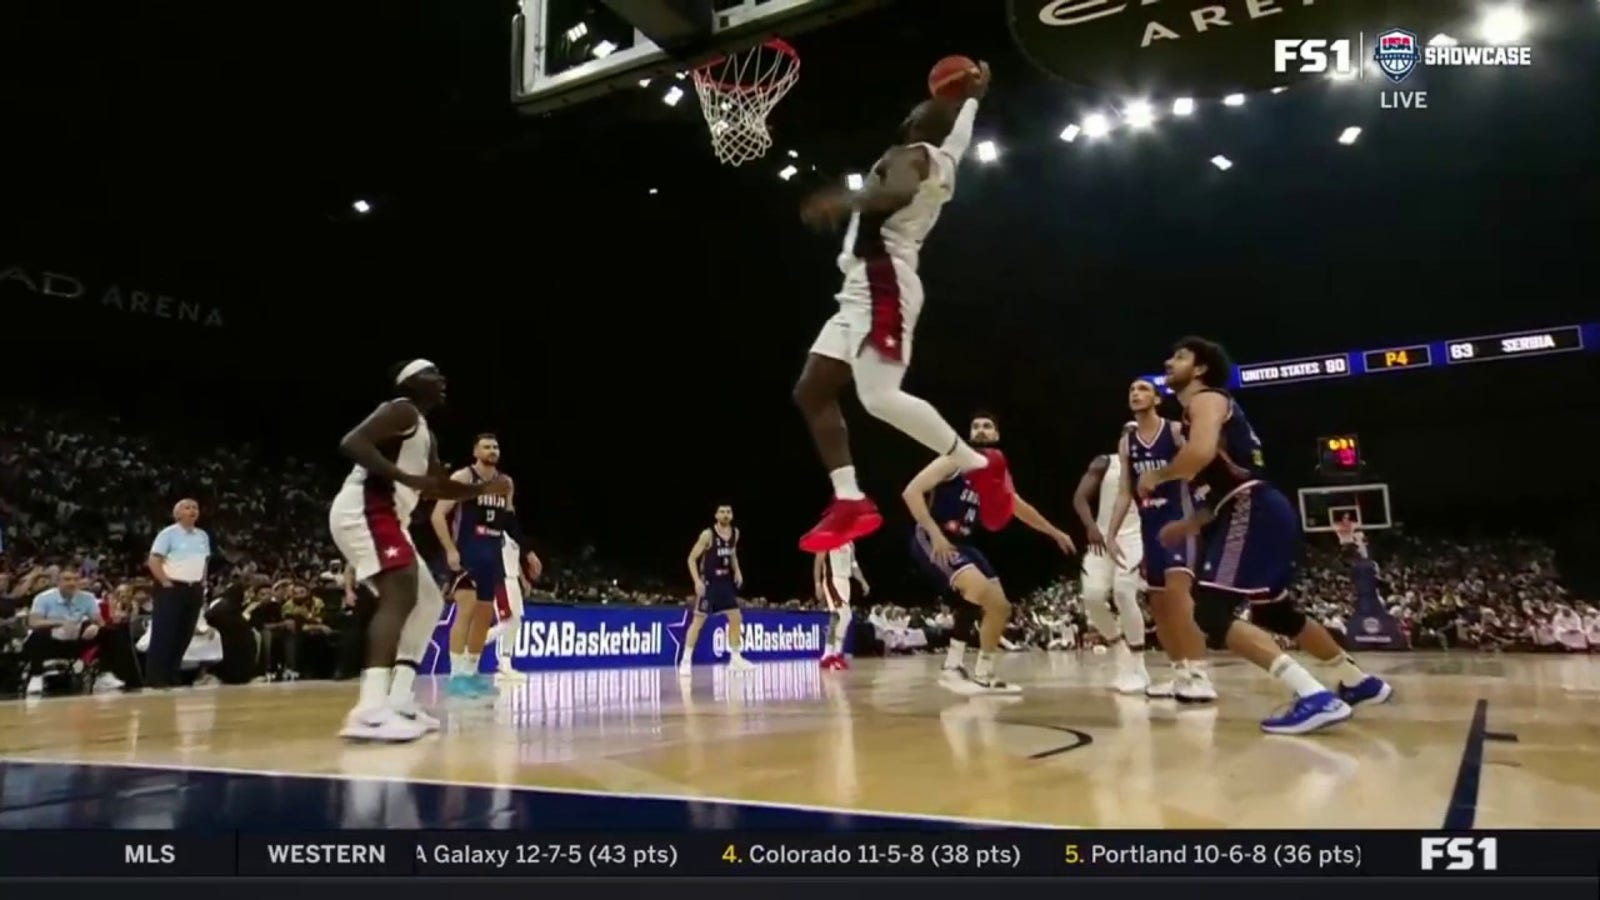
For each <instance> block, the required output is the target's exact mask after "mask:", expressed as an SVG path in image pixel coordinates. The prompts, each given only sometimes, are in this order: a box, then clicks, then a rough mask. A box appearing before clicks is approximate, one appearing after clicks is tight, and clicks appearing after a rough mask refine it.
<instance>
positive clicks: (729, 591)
mask: <svg viewBox="0 0 1600 900" xmlns="http://www.w3.org/2000/svg"><path fill="white" fill-rule="evenodd" d="M738 547H739V529H737V528H729V529H728V533H727V534H726V535H724V534H723V533H722V532H720V531H718V530H717V526H715V525H713V526H711V546H710V547H707V548H706V552H705V553H704V554H702V555H701V556H700V577H701V578H702V579H703V580H704V581H705V592H704V593H702V594H701V595H700V599H699V601H698V602H697V603H696V605H695V611H696V612H699V613H700V614H702V615H709V614H711V613H720V612H727V611H728V610H730V609H738V608H739V587H738V585H736V584H734V578H733V555H734V553H735V552H736V551H737V550H738Z"/></svg>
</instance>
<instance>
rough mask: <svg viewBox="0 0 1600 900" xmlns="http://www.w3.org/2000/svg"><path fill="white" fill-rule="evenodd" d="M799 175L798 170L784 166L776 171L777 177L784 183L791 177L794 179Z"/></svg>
mask: <svg viewBox="0 0 1600 900" xmlns="http://www.w3.org/2000/svg"><path fill="white" fill-rule="evenodd" d="M799 174H800V170H799V169H797V168H795V167H794V166H784V167H783V168H781V169H779V170H778V177H779V178H782V179H783V180H784V181H788V180H789V179H791V178H793V177H795V176H796V175H799Z"/></svg>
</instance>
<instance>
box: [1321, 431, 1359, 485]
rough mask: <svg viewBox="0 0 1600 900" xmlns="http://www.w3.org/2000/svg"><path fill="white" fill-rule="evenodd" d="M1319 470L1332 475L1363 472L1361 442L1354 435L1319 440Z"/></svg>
mask: <svg viewBox="0 0 1600 900" xmlns="http://www.w3.org/2000/svg"><path fill="white" fill-rule="evenodd" d="M1317 469H1318V470H1319V471H1322V472H1326V473H1328V474H1330V475H1334V474H1350V475H1354V474H1357V473H1359V472H1360V471H1361V440H1360V439H1359V438H1357V437H1356V436H1355V435H1353V434H1336V435H1332V436H1330V437H1323V438H1317Z"/></svg>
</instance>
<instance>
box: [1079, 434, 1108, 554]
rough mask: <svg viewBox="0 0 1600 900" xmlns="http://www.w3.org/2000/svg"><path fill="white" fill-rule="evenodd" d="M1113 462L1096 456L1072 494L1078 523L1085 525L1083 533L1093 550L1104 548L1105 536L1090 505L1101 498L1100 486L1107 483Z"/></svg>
mask: <svg viewBox="0 0 1600 900" xmlns="http://www.w3.org/2000/svg"><path fill="white" fill-rule="evenodd" d="M1110 466H1111V460H1110V458H1108V457H1105V456H1096V457H1095V458H1094V459H1092V460H1090V461H1089V468H1087V469H1085V470H1084V472H1083V477H1082V478H1079V479H1078V488H1077V490H1075V491H1073V492H1072V509H1073V511H1074V512H1076V513H1077V514H1078V521H1079V522H1082V523H1083V533H1084V534H1086V535H1088V537H1089V548H1090V549H1091V550H1093V549H1095V548H1099V547H1104V546H1105V543H1106V539H1105V535H1103V534H1101V533H1100V524H1099V523H1098V522H1096V521H1095V520H1094V509H1093V507H1091V506H1090V505H1089V504H1090V503H1092V502H1093V498H1095V497H1098V496H1100V484H1101V483H1102V482H1104V481H1105V478H1106V469H1108V468H1110Z"/></svg>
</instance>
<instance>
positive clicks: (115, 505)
mask: <svg viewBox="0 0 1600 900" xmlns="http://www.w3.org/2000/svg"><path fill="white" fill-rule="evenodd" d="M341 475H342V472H338V471H333V470H331V469H330V468H329V467H328V466H327V465H324V464H317V463H313V462H310V461H307V460H303V459H295V458H280V459H275V460H268V459H266V458H264V457H263V456H262V455H261V454H259V453H258V452H257V451H256V450H255V449H254V448H252V447H250V446H242V445H238V446H218V445H216V444H215V443H209V444H205V443H198V442H194V441H191V440H190V439H189V438H187V437H186V436H184V435H181V434H177V435H165V436H163V437H161V438H160V439H157V438H154V437H152V436H150V435H147V434H142V433H140V432H139V431H137V430H134V429H130V428H129V427H128V425H127V423H125V422H122V421H119V420H118V419H116V418H115V417H91V418H84V417H81V416H79V417H74V416H71V415H69V414H66V413H56V412H43V411H40V410H38V409H35V408H31V407H28V406H22V405H14V404H10V405H3V406H0V542H3V547H0V653H3V652H5V651H8V650H9V651H11V652H12V654H13V655H15V651H16V649H17V647H19V646H20V643H21V640H22V638H23V637H25V636H26V635H27V633H28V629H27V621H26V616H27V610H28V608H29V606H30V603H31V602H32V599H33V598H34V597H36V596H37V595H38V594H39V593H40V592H41V591H44V590H46V589H48V588H50V587H52V586H54V585H55V584H56V583H57V582H58V581H59V578H60V574H61V572H62V570H63V569H64V568H66V569H71V570H73V571H76V572H77V573H79V574H80V575H81V578H82V582H83V590H85V591H87V592H88V593H90V594H92V595H93V596H94V597H95V598H97V599H98V600H99V602H100V610H101V617H100V620H101V621H102V622H103V623H104V625H105V629H106V631H107V632H108V633H111V634H113V635H117V636H122V635H125V637H119V638H118V639H119V640H125V641H126V642H127V643H128V644H129V645H130V646H131V648H132V650H131V652H126V653H124V652H111V653H107V654H106V657H107V659H106V660H105V661H102V665H101V666H99V668H100V670H101V671H102V672H105V673H109V677H107V678H106V680H105V683H106V684H107V685H112V686H114V685H116V684H118V683H130V684H137V683H138V677H139V675H138V666H137V653H138V642H139V640H140V638H141V636H142V635H143V633H144V630H145V629H146V628H147V626H148V620H149V615H150V602H151V589H152V583H151V579H150V577H149V574H148V572H147V571H146V569H145V561H146V557H147V554H148V552H149V548H150V541H151V537H152V536H153V535H154V534H155V533H156V532H157V531H159V530H160V528H161V527H162V526H164V525H165V524H166V519H165V509H164V505H165V504H167V503H170V502H171V500H172V499H174V498H176V497H178V496H181V495H185V494H187V495H194V496H197V497H198V499H199V500H200V503H201V507H202V516H203V525H204V527H205V528H206V529H207V530H208V531H209V532H210V533H211V534H212V535H213V539H214V540H215V541H216V545H215V553H216V557H215V561H216V564H215V565H214V566H213V568H212V570H211V572H210V577H209V581H210V584H209V586H208V587H209V591H208V594H209V596H210V597H211V598H212V599H211V602H210V605H209V606H208V608H207V612H206V615H205V616H204V617H203V618H202V620H201V623H200V625H199V626H198V631H197V640H196V641H195V643H194V644H193V645H192V646H191V649H190V653H189V655H188V656H187V657H186V660H187V661H188V662H189V664H190V669H191V671H193V672H195V673H196V677H197V678H198V679H199V680H201V681H207V680H214V679H220V680H223V681H228V682H243V681H250V680H258V679H295V678H304V677H317V678H328V677H342V676H346V675H351V674H353V673H354V672H355V670H356V668H357V665H358V663H359V647H360V632H361V628H360V627H359V623H360V621H361V616H360V612H361V608H360V607H361V603H360V598H359V596H358V595H357V593H356V592H355V591H352V590H350V589H349V588H348V587H347V586H346V585H345V583H344V577H343V571H342V563H341V562H340V561H339V559H338V554H337V553H335V552H334V550H333V548H332V545H331V543H330V541H329V540H328V539H327V536H326V535H327V529H326V527H325V525H324V522H325V515H326V506H325V504H326V502H327V498H328V497H330V496H331V495H332V491H333V488H334V486H335V485H336V483H337V479H338V478H339V477H340V476H341ZM1373 558H1374V559H1375V560H1377V562H1378V563H1379V566H1380V573H1381V574H1380V577H1381V579H1382V585H1383V591H1382V593H1383V596H1384V597H1385V600H1386V603H1387V605H1388V606H1389V608H1390V611H1391V612H1392V614H1393V615H1394V616H1395V617H1396V619H1397V620H1399V622H1400V623H1401V626H1402V628H1403V629H1404V631H1405V633H1406V635H1407V636H1408V638H1409V640H1410V642H1411V643H1412V645H1413V646H1415V647H1418V648H1481V649H1516V650H1551V651H1555V650H1564V651H1589V650H1600V610H1597V609H1596V607H1595V606H1594V605H1592V604H1589V603H1583V602H1579V601H1578V600H1576V599H1574V598H1570V597H1568V596H1567V594H1566V592H1565V591H1564V590H1563V588H1562V587H1561V585H1560V583H1559V581H1558V579H1557V576H1556V572H1555V566H1554V560H1553V554H1552V553H1551V551H1550V550H1549V549H1548V548H1547V547H1545V546H1543V545H1541V544H1540V543H1538V542H1537V541H1534V540H1531V539H1525V538H1514V537H1513V538H1495V539H1480V540H1471V541H1467V540H1443V539H1430V538H1423V537H1416V536H1408V535H1404V534H1401V533H1399V532H1398V531H1396V532H1388V533H1385V534H1383V535H1382V537H1381V538H1377V539H1375V546H1374V548H1373ZM548 562H549V565H548V566H547V568H546V571H545V574H544V577H543V579H542V580H541V582H540V583H539V584H538V585H537V586H536V587H535V590H534V592H533V596H532V597H531V598H530V599H531V600H533V601H534V602H538V601H540V600H545V601H556V600H559V601H561V602H571V603H597V604H605V603H619V604H637V605H681V604H682V603H683V602H684V596H683V593H682V590H681V588H680V589H674V588H673V587H671V586H669V585H668V584H666V583H665V582H660V581H655V582H652V581H649V580H641V581H634V582H624V581H622V580H619V579H618V578H617V577H616V575H615V574H614V573H615V569H614V568H612V567H609V566H607V565H606V564H605V562H604V561H603V560H602V559H601V558H600V557H599V555H598V554H597V552H596V551H595V549H594V548H592V547H586V548H583V549H581V550H579V551H578V552H575V553H571V554H566V553H557V554H551V557H550V559H549V560H548ZM1297 591H1298V593H1299V595H1300V596H1301V597H1302V599H1303V601H1304V602H1305V603H1306V607H1307V609H1308V611H1311V612H1314V613H1316V614H1317V615H1318V616H1320V617H1322V618H1323V619H1324V620H1326V621H1328V622H1329V623H1330V624H1332V625H1333V626H1335V628H1340V627H1342V626H1343V623H1344V622H1345V621H1346V620H1348V619H1349V617H1350V616H1351V598H1352V596H1353V589H1352V586H1351V583H1350V566H1349V563H1348V560H1347V559H1344V558H1343V557H1341V556H1340V554H1339V553H1338V552H1337V548H1336V547H1334V546H1331V545H1330V546H1316V547H1313V548H1312V549H1311V551H1310V555H1309V559H1308V564H1307V565H1306V566H1305V568H1304V574H1303V576H1302V579H1301V582H1300V584H1299V586H1298V588H1297ZM929 599H930V600H932V599H933V598H929ZM746 603H747V605H750V606H756V607H768V608H782V609H800V608H811V607H814V606H815V605H816V601H815V600H814V599H812V598H804V599H790V600H768V599H767V598H762V597H754V598H747V600H746ZM857 620H858V623H859V624H860V625H861V626H862V631H863V632H864V636H865V637H867V638H868V640H867V642H866V643H867V644H868V645H870V646H872V647H874V648H878V647H881V648H882V650H883V651H884V652H889V653H909V652H919V651H923V650H936V649H939V648H940V647H942V646H944V644H945V643H946V642H947V641H948V634H949V628H950V621H949V614H948V612H947V611H945V610H943V609H940V608H939V607H938V605H937V604H932V603H930V604H929V606H928V607H927V608H913V607H902V606H898V605H895V604H889V603H878V602H874V603H872V604H871V605H863V606H862V608H859V609H858V610H857ZM107 640H108V639H103V640H102V641H101V643H102V644H105V643H106V642H107ZM1096 641H1097V638H1096V637H1095V635H1094V633H1093V631H1092V629H1090V628H1089V627H1088V624H1087V621H1086V619H1085V616H1084V614H1083V610H1082V607H1081V604H1079V602H1078V599H1077V596H1076V585H1075V584H1074V582H1073V581H1071V580H1064V581H1061V582H1058V583H1056V584H1052V585H1049V586H1046V587H1045V588H1043V589H1041V590H1039V591H1037V592H1035V593H1034V594H1033V595H1031V596H1030V597H1027V598H1025V599H1024V600H1023V601H1022V602H1019V603H1017V604H1016V605H1015V609H1014V613H1013V620H1012V622H1011V624H1010V626H1009V627H1008V628H1007V631H1006V644H1007V646H1008V647H1011V648H1015V649H1030V648H1039V649H1049V648H1055V649H1069V648H1080V647H1085V646H1092V645H1093V644H1094V643H1096ZM1151 641H1152V642H1153V632H1152V634H1151ZM224 659H226V660H227V663H226V664H224V663H223V660H224ZM4 680H5V672H4V671H3V670H0V682H3V681H4ZM5 690H6V687H5V686H4V685H3V684H0V693H3V692H4V691H5Z"/></svg>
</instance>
